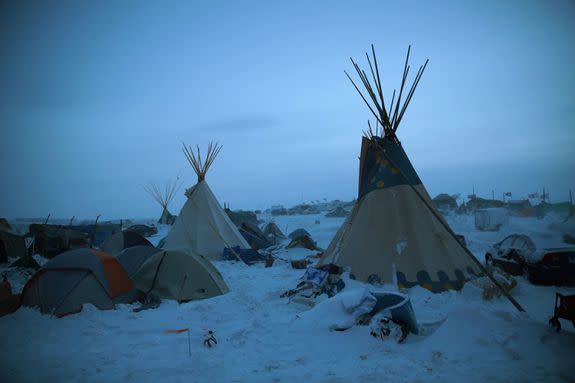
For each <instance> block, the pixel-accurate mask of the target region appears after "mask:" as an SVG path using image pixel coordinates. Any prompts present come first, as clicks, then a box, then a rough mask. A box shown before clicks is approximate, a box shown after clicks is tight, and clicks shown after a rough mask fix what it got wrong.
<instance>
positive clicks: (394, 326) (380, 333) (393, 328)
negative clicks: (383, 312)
mask: <svg viewBox="0 0 575 383" xmlns="http://www.w3.org/2000/svg"><path fill="white" fill-rule="evenodd" d="M370 334H371V336H373V337H374V338H379V339H381V340H384V339H385V338H389V337H391V338H393V339H395V340H396V341H397V343H403V341H404V340H405V339H406V338H407V335H409V328H408V327H407V326H406V325H405V323H402V322H401V321H398V320H396V319H393V318H388V317H385V316H382V317H380V318H378V319H377V322H376V324H375V325H374V326H373V327H372V328H371V332H370Z"/></svg>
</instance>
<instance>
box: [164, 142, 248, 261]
mask: <svg viewBox="0 0 575 383" xmlns="http://www.w3.org/2000/svg"><path fill="white" fill-rule="evenodd" d="M220 149H221V146H219V145H218V144H215V145H214V144H213V143H210V144H209V146H208V150H207V153H206V156H205V158H204V159H202V155H201V153H200V148H199V146H198V147H197V152H196V153H194V151H193V149H192V148H191V147H186V145H184V147H183V151H184V154H185V155H186V158H187V159H188V162H189V163H190V165H192V168H193V169H194V171H195V173H196V175H197V176H198V183H196V184H195V185H194V186H193V187H191V188H190V189H188V190H186V193H185V195H186V197H188V200H187V201H186V203H185V204H184V207H182V210H181V211H180V214H179V215H178V217H177V218H176V222H175V223H174V225H173V227H172V229H171V230H170V232H169V233H168V235H167V237H166V240H165V242H164V245H163V246H162V248H163V249H189V250H191V251H193V252H195V253H197V254H200V255H203V256H204V257H206V258H208V259H211V260H216V259H222V256H223V250H224V248H226V247H228V248H233V247H234V246H239V247H240V248H245V249H247V248H250V246H249V244H248V243H247V242H246V240H245V239H244V237H242V235H241V234H240V232H239V231H238V229H237V228H236V226H235V225H234V224H233V223H232V221H231V220H230V218H229V217H228V215H227V214H226V213H225V212H224V209H222V206H221V205H220V204H219V202H218V200H217V199H216V197H215V196H214V193H212V190H211V189H210V187H209V186H208V184H207V182H206V181H205V178H206V173H207V172H208V170H209V169H210V166H211V165H212V163H213V162H214V160H215V159H216V157H217V155H218V153H219V152H220Z"/></svg>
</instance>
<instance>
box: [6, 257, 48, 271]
mask: <svg viewBox="0 0 575 383" xmlns="http://www.w3.org/2000/svg"><path fill="white" fill-rule="evenodd" d="M10 267H24V268H27V269H34V270H38V269H40V267H41V266H40V264H39V263H38V262H36V260H35V259H34V258H33V257H32V256H31V255H28V254H26V255H25V256H23V257H21V258H18V259H17V260H15V261H14V262H12V264H10Z"/></svg>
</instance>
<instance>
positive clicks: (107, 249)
mask: <svg viewBox="0 0 575 383" xmlns="http://www.w3.org/2000/svg"><path fill="white" fill-rule="evenodd" d="M134 246H149V247H154V245H152V244H151V243H150V241H148V240H147V239H146V238H144V237H143V236H141V235H140V234H138V233H136V232H135V231H129V230H126V231H120V232H118V233H116V234H114V235H113V236H111V237H110V238H108V239H107V240H105V241H104V242H103V243H102V244H101V245H100V250H102V251H103V252H104V253H108V254H111V255H118V254H120V253H121V252H122V250H124V249H127V248H130V247H134Z"/></svg>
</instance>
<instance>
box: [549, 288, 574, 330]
mask: <svg viewBox="0 0 575 383" xmlns="http://www.w3.org/2000/svg"><path fill="white" fill-rule="evenodd" d="M559 318H562V319H567V320H570V321H571V323H573V326H575V294H574V295H563V294H559V293H556V294H555V311H554V313H553V317H552V318H551V319H549V325H551V326H553V327H555V330H557V331H561V322H559Z"/></svg>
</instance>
